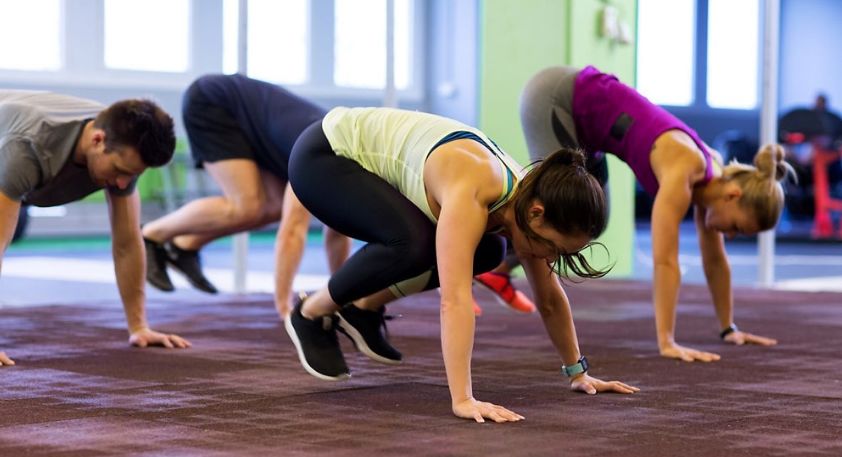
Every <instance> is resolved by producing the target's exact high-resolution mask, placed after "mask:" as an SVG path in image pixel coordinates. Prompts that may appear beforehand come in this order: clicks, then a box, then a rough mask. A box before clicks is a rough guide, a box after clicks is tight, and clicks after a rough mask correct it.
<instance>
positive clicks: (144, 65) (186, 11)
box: [103, 0, 190, 73]
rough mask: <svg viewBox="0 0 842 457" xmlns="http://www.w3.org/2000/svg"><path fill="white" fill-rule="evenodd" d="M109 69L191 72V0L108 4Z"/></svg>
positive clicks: (114, 0) (109, 1)
mask: <svg viewBox="0 0 842 457" xmlns="http://www.w3.org/2000/svg"><path fill="white" fill-rule="evenodd" d="M103 23H104V27H105V32H104V39H103V42H104V48H105V66H106V68H114V69H125V70H144V71H160V72H174V73H180V72H185V71H187V70H188V68H190V54H189V52H188V49H189V46H190V2H189V0H143V1H142V2H139V1H125V0H105V4H104V20H103Z"/></svg>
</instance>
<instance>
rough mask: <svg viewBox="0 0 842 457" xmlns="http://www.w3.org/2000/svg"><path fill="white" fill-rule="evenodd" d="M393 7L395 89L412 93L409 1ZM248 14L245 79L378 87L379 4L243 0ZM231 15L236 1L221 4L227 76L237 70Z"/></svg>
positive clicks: (382, 73)
mask: <svg viewBox="0 0 842 457" xmlns="http://www.w3.org/2000/svg"><path fill="white" fill-rule="evenodd" d="M394 5H395V9H394V29H393V32H394V35H393V37H394V41H393V43H394V65H395V67H394V68H395V85H396V87H397V88H398V89H409V88H411V87H412V86H416V87H418V86H419V83H418V82H417V81H414V78H413V75H414V67H415V64H416V60H417V58H418V57H419V54H418V53H416V46H417V44H418V42H417V40H416V38H415V33H416V30H415V24H417V23H420V19H419V18H418V17H417V14H416V13H417V11H416V5H415V1H414V0H394ZM316 7H318V8H320V9H319V10H318V14H317V13H315V12H313V8H316ZM247 9H248V21H247V27H248V36H247V47H248V59H247V60H248V74H249V76H251V77H254V78H258V79H264V80H268V81H273V82H277V83H280V84H299V85H305V86H313V87H322V88H324V87H325V86H326V85H327V86H329V87H330V88H331V90H336V89H338V90H342V88H347V89H382V88H384V87H385V85H386V0H334V1H333V2H324V1H322V2H313V1H312V0H285V1H283V2H278V1H275V0H248V6H247ZM327 13H332V14H330V15H329V16H328V15H327ZM314 14H317V17H316V20H312V15H314ZM238 17H239V9H238V0H225V2H224V13H223V23H224V29H225V31H224V49H223V65H224V71H225V72H226V73H233V72H235V71H237V68H238V65H237V59H238V57H237V56H238V52H239V47H238ZM311 27H312V29H311ZM328 46H329V48H328Z"/></svg>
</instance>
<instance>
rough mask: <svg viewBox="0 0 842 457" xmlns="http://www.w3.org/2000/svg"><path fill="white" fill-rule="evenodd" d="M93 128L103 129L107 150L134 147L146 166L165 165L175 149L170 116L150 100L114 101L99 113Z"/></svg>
mask: <svg viewBox="0 0 842 457" xmlns="http://www.w3.org/2000/svg"><path fill="white" fill-rule="evenodd" d="M94 127H96V128H99V129H102V130H103V131H105V149H106V150H107V151H110V150H115V149H119V148H121V147H134V148H135V149H137V152H138V153H139V154H140V159H141V160H142V161H143V163H144V164H146V166H149V167H160V166H162V165H165V164H166V163H167V162H169V161H170V159H172V156H173V152H174V151H175V131H174V130H173V120H172V117H170V115H169V114H167V113H166V111H164V110H163V109H161V107H159V106H158V105H157V104H156V103H155V102H153V101H151V100H141V99H130V100H121V101H119V102H116V103H114V104H113V105H111V106H109V107H108V108H106V109H105V110H103V111H102V112H100V113H99V115H98V116H97V117H96V119H94Z"/></svg>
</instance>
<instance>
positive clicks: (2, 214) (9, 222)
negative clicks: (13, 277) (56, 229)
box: [0, 192, 20, 367]
mask: <svg viewBox="0 0 842 457" xmlns="http://www.w3.org/2000/svg"><path fill="white" fill-rule="evenodd" d="M19 212H20V202H18V201H15V200H12V199H11V198H9V197H7V196H6V194H4V193H3V192H0V274H2V270H3V255H4V254H5V253H6V248H8V247H9V244H10V243H11V242H12V236H13V235H14V234H15V227H16V226H17V224H18V214H19ZM14 364H15V361H14V360H12V359H11V358H9V356H7V355H6V353H5V352H3V351H0V367H2V366H6V365H14Z"/></svg>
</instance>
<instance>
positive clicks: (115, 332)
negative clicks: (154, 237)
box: [0, 280, 842, 457]
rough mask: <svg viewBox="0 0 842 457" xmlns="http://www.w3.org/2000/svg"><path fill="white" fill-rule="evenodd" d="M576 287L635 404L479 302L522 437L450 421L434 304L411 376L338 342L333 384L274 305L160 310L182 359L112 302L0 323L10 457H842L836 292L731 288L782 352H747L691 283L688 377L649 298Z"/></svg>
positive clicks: (600, 346)
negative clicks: (664, 351)
mask: <svg viewBox="0 0 842 457" xmlns="http://www.w3.org/2000/svg"><path fill="white" fill-rule="evenodd" d="M521 285H523V284H521ZM567 291H568V294H569V295H570V297H571V300H572V303H573V309H574V313H575V317H576V324H577V328H578V333H579V339H580V346H581V348H582V351H583V353H585V354H586V355H587V356H588V358H589V359H590V361H591V365H592V368H591V373H592V374H593V375H594V376H597V377H600V378H602V379H606V380H611V379H620V380H622V381H625V382H627V383H629V384H633V385H636V386H638V387H640V388H641V391H640V392H639V393H637V394H634V395H619V394H599V395H596V396H588V395H585V394H581V393H576V392H571V391H570V390H568V389H567V388H566V382H565V379H564V378H563V377H562V376H561V374H559V372H558V368H559V358H558V356H556V355H555V353H554V350H553V349H552V346H551V344H550V342H549V340H548V338H547V336H546V334H545V332H544V329H543V326H542V324H541V320H540V318H539V317H538V316H537V315H522V314H515V313H514V312H511V311H509V310H507V309H504V308H502V307H500V306H498V305H497V304H496V303H495V302H494V301H493V300H492V299H491V297H490V296H489V295H487V293H485V292H483V291H477V297H478V300H479V302H480V303H481V304H482V305H483V308H484V311H485V312H484V314H483V315H482V316H481V317H480V318H478V321H477V336H476V342H475V348H474V357H473V381H474V393H475V396H476V397H477V398H479V399H481V400H486V401H493V402H496V403H498V404H502V405H504V406H507V407H509V408H511V409H513V410H515V411H517V412H519V413H521V414H522V415H524V416H526V420H524V421H522V422H519V423H514V424H494V423H485V424H476V423H473V422H471V421H467V420H461V419H458V418H456V417H454V416H453V415H452V414H451V413H450V408H449V406H450V403H449V394H448V390H447V386H446V381H445V376H444V370H443V364H442V360H441V350H440V342H439V331H438V308H437V306H438V296H437V294H435V293H432V294H430V293H428V294H422V295H419V296H416V297H410V298H407V299H404V300H402V301H399V302H397V303H395V304H394V305H392V306H391V307H390V308H389V310H390V311H389V312H390V314H392V315H395V316H396V318H395V319H394V320H392V321H390V324H389V330H390V333H391V338H392V340H393V342H394V344H395V346H396V347H398V348H399V349H400V350H402V351H403V353H404V357H405V361H404V363H403V364H402V365H400V366H397V367H393V366H386V365H380V364H377V363H376V362H373V361H370V360H368V359H367V358H365V356H363V355H362V354H360V353H358V352H356V351H355V350H354V349H353V346H352V345H351V344H350V342H349V341H347V340H344V339H343V343H342V344H343V347H344V349H345V353H346V357H347V359H348V363H349V366H350V367H351V370H352V375H353V376H352V378H351V379H350V380H348V381H345V382H338V383H331V382H325V381H320V380H318V379H316V378H314V377H311V376H310V375H308V374H307V373H305V371H304V370H303V369H302V368H301V366H300V365H299V363H298V360H297V357H296V355H295V352H294V349H293V346H292V343H291V342H290V341H289V338H288V337H287V335H286V334H285V332H284V331H283V328H282V325H281V323H280V322H279V321H278V320H277V318H276V317H275V311H274V307H273V306H272V303H271V299H270V297H269V296H268V295H247V296H241V297H237V296H234V295H230V296H228V297H227V298H225V299H213V300H207V301H203V300H199V299H194V300H190V301H189V302H186V301H184V300H175V299H172V300H169V299H167V298H154V299H153V300H152V302H151V303H150V316H152V317H153V318H154V323H155V324H154V325H155V327H156V328H158V329H159V330H166V331H169V332H176V333H179V334H181V335H182V336H185V337H187V338H189V339H190V340H191V341H192V343H193V345H194V347H193V348H192V349H188V350H165V349H137V348H131V347H129V346H128V345H127V344H126V334H125V330H124V319H123V314H122V309H121V307H120V305H119V302H118V301H113V302H111V303H93V304H91V305H89V306H86V305H66V304H65V305H60V304H59V303H58V301H57V302H56V306H49V305H48V306H37V307H11V308H6V309H0V322H2V329H3V331H2V332H1V333H0V348H4V349H6V350H8V352H9V353H10V355H12V356H13V358H15V359H16V360H17V362H18V365H16V366H14V367H7V368H2V369H0V455H2V456H19V455H20V456H42V455H43V456H47V455H51V456H66V457H70V456H112V455H113V456H117V455H142V456H159V455H160V456H188V455H196V456H217V455H220V456H222V455H232V456H233V455H273V456H274V455H290V456H297V455H302V456H303V455H331V456H362V455H365V456H380V455H383V456H386V455H401V456H422V455H424V456H426V455H446V456H477V455H494V454H498V455H499V454H503V455H508V456H517V455H525V456H539V455H541V456H543V455H546V456H559V455H589V456H650V457H651V456H676V455H681V456H682V457H691V456H719V455H728V456H793V455H799V456H800V455H805V456H806V455H815V456H819V455H827V456H839V455H842V360H840V357H839V353H840V347H842V331H840V327H842V306H840V305H841V304H842V294H834V293H808V292H790V291H768V290H767V291H764V290H758V289H747V288H742V289H737V290H736V291H735V295H736V301H737V303H738V306H737V308H736V321H737V322H738V323H739V324H740V325H741V326H742V327H743V328H744V329H745V330H747V331H754V332H756V333H759V334H762V335H767V336H773V337H776V338H778V339H779V340H780V343H779V345H778V346H776V347H773V348H760V347H735V346H728V345H725V344H723V343H720V342H719V341H718V336H717V330H718V329H717V325H716V322H715V319H714V318H713V310H712V307H711V305H710V303H709V297H708V293H707V290H706V289H705V288H704V287H703V286H698V285H695V286H685V287H684V288H683V289H682V297H681V301H680V305H679V317H678V339H679V342H680V343H684V344H686V345H689V346H694V347H697V348H700V349H705V350H709V351H714V352H718V353H720V354H721V355H722V360H721V361H720V362H717V363H713V364H703V363H692V364H688V363H683V362H678V361H673V360H667V359H664V358H661V357H659V356H658V355H657V351H656V345H655V336H654V323H653V320H652V311H651V305H650V294H651V290H650V284H649V283H648V282H645V281H641V282H631V281H612V280H596V281H588V282H586V283H584V284H579V285H573V286H570V287H568V288H567ZM57 300H60V298H59V297H57ZM229 300H230V301H229ZM342 338H344V337H342Z"/></svg>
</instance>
